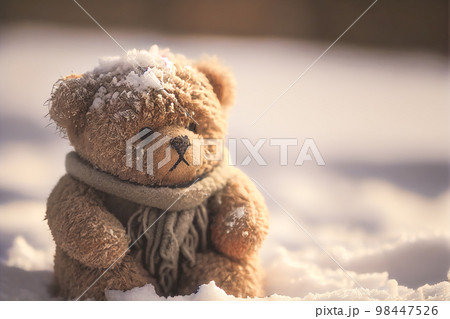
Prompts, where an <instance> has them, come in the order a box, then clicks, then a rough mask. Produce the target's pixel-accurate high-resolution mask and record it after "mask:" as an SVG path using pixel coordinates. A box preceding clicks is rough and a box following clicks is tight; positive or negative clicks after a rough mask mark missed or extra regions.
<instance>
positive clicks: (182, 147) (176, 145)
mask: <svg viewBox="0 0 450 319" xmlns="http://www.w3.org/2000/svg"><path fill="white" fill-rule="evenodd" d="M170 146H171V147H172V148H173V149H174V150H175V151H176V152H177V154H178V159H177V161H176V162H175V164H173V166H172V167H171V168H170V171H173V170H174V169H175V168H177V166H178V164H180V163H181V162H184V163H185V164H186V165H187V166H189V162H188V161H186V159H185V158H184V154H186V151H187V149H188V148H189V146H191V142H190V140H189V137H188V136H187V135H184V136H181V135H180V136H177V137H174V138H172V139H171V140H170Z"/></svg>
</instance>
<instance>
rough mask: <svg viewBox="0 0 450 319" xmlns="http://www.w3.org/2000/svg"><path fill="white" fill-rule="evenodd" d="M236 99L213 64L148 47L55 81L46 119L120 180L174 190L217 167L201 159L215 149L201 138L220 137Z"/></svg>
mask: <svg viewBox="0 0 450 319" xmlns="http://www.w3.org/2000/svg"><path fill="white" fill-rule="evenodd" d="M233 100H234V80H233V77H232V75H231V73H230V72H229V70H228V69H226V68H225V67H223V66H222V65H221V64H220V63H219V62H218V61H217V60H216V59H212V58H204V59H202V60H200V61H196V62H194V61H190V60H188V59H186V58H185V57H183V56H182V55H175V54H172V53H171V52H170V51H169V50H168V49H165V50H160V49H159V48H158V47H157V46H152V47H151V48H150V50H140V51H138V50H133V51H129V52H128V53H127V55H125V56H123V57H112V58H103V59H101V60H100V63H99V66H98V67H97V68H95V69H94V70H93V71H90V72H86V73H84V74H82V75H74V74H73V75H69V76H67V77H65V78H63V79H60V80H59V81H58V82H56V84H55V86H54V89H53V92H52V96H51V99H50V106H49V114H50V117H51V118H52V119H53V121H55V122H56V124H57V126H58V127H59V128H60V129H61V130H62V131H63V132H64V133H65V134H66V135H67V137H68V138H69V140H70V142H71V144H72V145H73V147H74V148H75V151H76V152H77V153H78V154H79V155H80V156H81V157H82V158H83V159H84V160H86V161H88V162H89V163H91V164H92V165H93V166H94V167H95V168H97V169H100V170H102V171H104V172H107V173H109V174H111V175H114V176H116V177H118V178H120V179H122V180H125V181H130V182H134V183H139V184H144V185H156V186H176V185H183V184H187V183H189V182H191V181H193V180H195V179H196V178H198V177H201V176H203V175H204V174H207V173H208V172H209V171H211V170H212V169H214V167H215V166H216V165H218V163H219V161H214V160H210V159H208V156H205V155H208V154H207V153H211V152H217V151H218V149H217V148H218V147H219V146H218V144H215V143H213V144H215V145H209V146H207V145H204V144H208V143H203V142H202V141H206V140H210V139H211V140H223V139H224V137H225V134H226V127H227V111H228V109H229V108H230V107H231V106H232V104H233V102H234V101H233ZM194 145H197V146H198V145H204V146H201V147H194Z"/></svg>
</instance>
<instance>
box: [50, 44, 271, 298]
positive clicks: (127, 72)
mask: <svg viewBox="0 0 450 319" xmlns="http://www.w3.org/2000/svg"><path fill="white" fill-rule="evenodd" d="M233 100H234V81H233V77H232V75H231V74H230V72H229V71H228V70H227V69H226V68H224V67H223V66H221V65H220V64H219V63H218V62H217V60H215V59H209V58H205V59H203V60H201V61H198V62H193V61H190V60H187V59H186V58H185V57H183V56H182V55H174V54H172V53H171V52H170V51H169V50H167V49H166V50H160V49H159V48H158V47H156V46H153V47H151V48H150V50H141V51H137V50H133V51H129V52H128V54H127V55H126V56H124V57H115V58H104V59H101V60H100V64H99V66H98V67H97V68H96V69H94V70H93V71H91V72H87V73H84V74H82V75H70V76H67V77H65V78H63V79H61V80H59V81H58V82H57V83H56V84H55V87H54V89H53V92H52V96H51V99H50V105H49V114H50V117H51V118H52V119H53V120H54V121H55V122H56V124H57V126H58V127H59V128H60V129H61V130H62V131H63V132H64V133H65V134H66V135H67V136H68V138H69V140H70V142H71V144H72V145H73V147H74V148H75V152H71V153H69V154H68V155H67V157H66V170H67V174H66V175H65V176H63V177H62V178H61V179H60V181H59V182H58V184H57V185H56V187H55V188H54V190H53V191H52V193H51V194H50V196H49V198H48V202H47V212H46V218H47V220H48V224H49V227H50V230H51V233H52V235H53V238H54V240H55V243H56V254H55V266H54V268H55V277H56V283H57V287H58V291H59V295H60V296H62V297H63V298H68V299H74V298H80V297H81V298H80V299H97V300H102V299H105V294H104V292H105V289H117V290H128V289H131V288H133V287H140V286H143V285H145V284H148V283H151V284H153V285H154V286H155V289H156V292H157V293H158V294H159V295H163V296H171V295H186V294H191V293H193V292H196V291H197V289H198V287H199V286H200V285H202V284H206V283H209V282H210V281H214V282H215V283H216V285H217V286H218V287H220V288H222V289H223V290H225V292H227V293H228V294H232V295H235V296H238V297H247V296H250V297H253V296H261V295H262V294H263V291H262V271H261V268H260V265H259V261H258V256H257V253H258V250H259V248H260V246H261V244H262V242H263V240H264V238H265V236H266V234H267V229H268V213H267V209H266V206H265V203H264V199H263V197H262V196H261V194H260V193H259V192H258V190H257V189H256V188H255V186H254V185H253V183H252V182H251V181H250V180H249V178H248V177H246V176H245V175H244V174H243V173H242V172H240V171H239V170H238V169H236V168H234V167H231V166H229V165H228V164H227V160H225V159H222V160H210V159H208V155H211V154H212V153H214V152H217V151H218V149H219V146H217V145H216V146H214V145H210V146H203V147H201V148H200V151H199V152H200V153H199V154H197V155H196V154H195V149H194V147H193V146H192V145H193V141H194V140H200V141H202V140H203V141H204V140H206V139H222V140H223V139H224V138H225V134H226V126H227V125H226V124H227V111H228V109H229V108H230V107H231V106H232V104H233ZM133 143H134V144H133ZM136 143H138V146H136ZM152 145H153V148H152ZM150 148H152V149H151V152H149V151H148V149H150ZM144 150H146V152H147V153H146V154H147V161H144V157H145V154H144ZM130 151H131V153H130ZM149 156H150V157H151V158H152V161H149V160H148V159H149ZM135 159H136V161H135V163H133V162H134V160H135ZM139 161H140V163H141V164H139ZM194 162H196V163H194ZM149 172H151V174H150V173H149Z"/></svg>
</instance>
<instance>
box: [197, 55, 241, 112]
mask: <svg viewBox="0 0 450 319" xmlns="http://www.w3.org/2000/svg"><path fill="white" fill-rule="evenodd" d="M195 67H196V69H197V70H199V71H200V72H202V73H203V74H204V75H205V76H206V78H207V79H208V81H209V83H211V85H212V87H213V90H214V93H215V94H216V96H217V98H218V99H219V101H220V104H222V106H223V107H230V106H232V105H233V103H234V94H235V79H234V76H233V74H232V73H231V71H230V70H229V69H228V68H226V67H225V66H223V65H222V64H221V63H220V62H219V61H218V60H217V58H209V57H207V58H203V59H202V60H200V61H198V62H197V63H196V64H195Z"/></svg>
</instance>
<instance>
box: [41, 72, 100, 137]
mask: <svg viewBox="0 0 450 319" xmlns="http://www.w3.org/2000/svg"><path fill="white" fill-rule="evenodd" d="M86 82H87V81H86V79H85V78H84V77H83V75H77V74H71V75H69V76H66V77H64V78H62V79H60V80H58V81H57V82H56V83H55V85H54V87H53V91H52V95H51V98H50V103H49V114H50V117H51V119H52V120H54V121H55V122H56V124H57V125H58V126H59V127H61V128H62V129H63V130H66V131H67V130H69V131H72V130H74V129H77V128H78V127H80V126H82V125H83V123H84V115H85V114H86V112H87V110H88V107H89V105H90V104H89V100H92V96H93V94H92V93H90V92H89V90H88V88H87V87H86ZM91 102H92V101H91Z"/></svg>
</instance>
